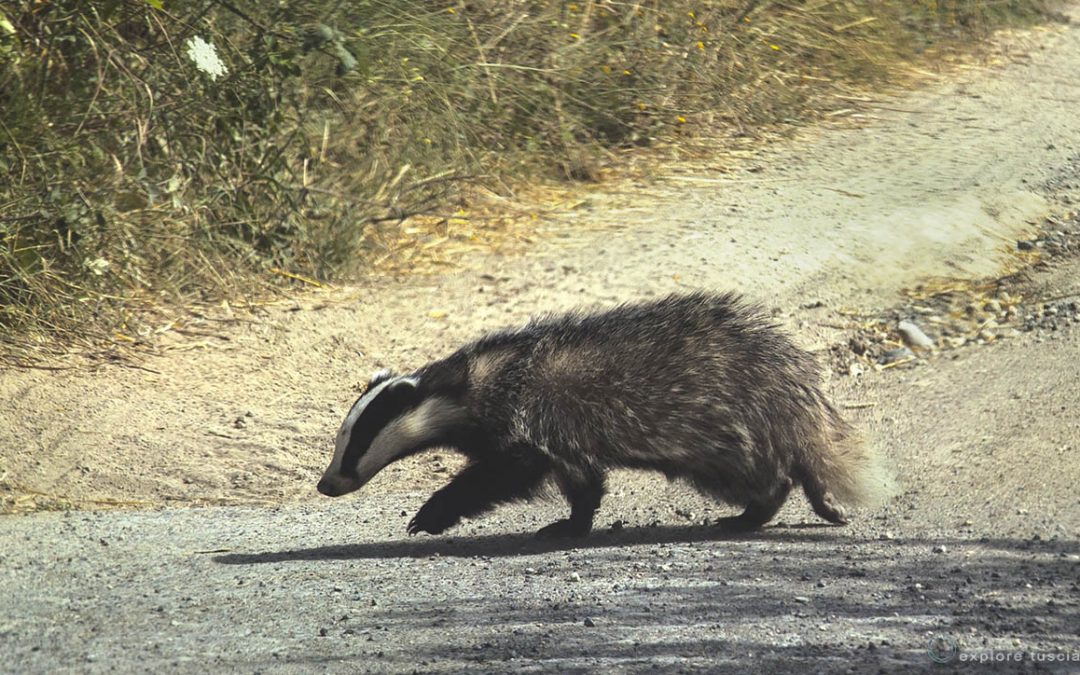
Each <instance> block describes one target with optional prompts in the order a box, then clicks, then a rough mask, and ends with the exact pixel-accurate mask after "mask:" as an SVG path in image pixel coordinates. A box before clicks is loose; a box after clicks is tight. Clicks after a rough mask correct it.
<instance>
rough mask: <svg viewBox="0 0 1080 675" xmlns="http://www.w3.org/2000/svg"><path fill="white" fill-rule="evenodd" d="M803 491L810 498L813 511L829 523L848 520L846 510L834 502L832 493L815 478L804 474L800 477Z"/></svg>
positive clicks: (845, 522) (839, 522) (843, 522)
mask: <svg viewBox="0 0 1080 675" xmlns="http://www.w3.org/2000/svg"><path fill="white" fill-rule="evenodd" d="M802 487H803V492H805V493H806V498H807V499H808V500H810V506H812V507H814V513H816V514H818V515H819V516H821V517H822V518H824V519H825V520H827V521H829V522H830V523H836V524H837V525H845V524H847V522H848V519H847V511H845V510H844V507H843V506H840V505H839V504H837V503H836V499H835V498H834V497H833V495H832V493H831V492H829V491H828V490H827V489H825V486H824V485H822V484H821V481H819V480H818V479H816V478H812V477H809V476H804V477H803V479H802Z"/></svg>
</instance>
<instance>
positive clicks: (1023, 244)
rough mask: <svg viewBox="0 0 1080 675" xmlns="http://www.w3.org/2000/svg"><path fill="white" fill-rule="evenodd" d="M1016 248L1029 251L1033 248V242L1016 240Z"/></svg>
mask: <svg viewBox="0 0 1080 675" xmlns="http://www.w3.org/2000/svg"><path fill="white" fill-rule="evenodd" d="M1016 248H1017V249H1018V250H1021V251H1030V250H1032V249H1033V248H1035V242H1033V241H1027V240H1025V239H1020V240H1018V241H1017V242H1016Z"/></svg>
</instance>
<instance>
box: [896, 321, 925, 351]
mask: <svg viewBox="0 0 1080 675" xmlns="http://www.w3.org/2000/svg"><path fill="white" fill-rule="evenodd" d="M896 330H897V331H899V332H900V337H901V339H903V341H904V344H906V345H907V346H908V347H910V348H912V349H933V348H934V341H933V340H931V339H930V338H929V337H928V336H927V335H926V333H924V332H923V331H922V329H921V328H919V327H918V326H917V325H915V324H914V323H913V322H911V321H901V322H900V323H899V324H897V326H896Z"/></svg>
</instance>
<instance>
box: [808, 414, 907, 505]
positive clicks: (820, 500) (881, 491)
mask: <svg viewBox="0 0 1080 675" xmlns="http://www.w3.org/2000/svg"><path fill="white" fill-rule="evenodd" d="M823 407H824V409H823V410H822V412H823V413H824V417H825V419H824V425H823V428H822V429H821V430H820V435H819V437H818V439H816V440H817V442H816V443H811V444H810V445H809V447H807V448H805V453H804V456H803V458H802V462H801V464H802V466H801V467H800V468H801V471H800V475H799V479H800V481H801V483H802V486H803V490H804V491H805V492H806V496H807V498H809V500H810V504H811V505H812V506H813V507H814V511H816V512H817V513H818V515H820V516H821V517H822V518H825V519H826V520H829V521H832V522H846V520H847V519H846V513H845V509H844V508H843V507H844V506H867V507H874V506H880V505H881V504H882V503H884V502H885V500H886V499H888V498H889V497H890V496H892V495H893V493H894V492H895V489H896V487H895V483H894V480H893V477H892V473H891V472H890V471H889V470H888V468H887V467H886V465H885V463H884V461H883V460H882V458H881V456H880V455H879V454H878V453H876V452H875V451H874V450H873V449H872V448H871V447H870V445H869V444H867V443H866V442H865V441H864V439H863V438H861V437H860V436H859V434H858V433H856V431H855V430H854V429H853V428H852V427H851V425H850V424H848V423H847V422H846V421H844V419H843V418H842V417H841V416H840V414H839V413H838V412H837V411H836V410H835V409H834V408H833V407H832V406H831V405H829V404H828V403H824V406H823Z"/></svg>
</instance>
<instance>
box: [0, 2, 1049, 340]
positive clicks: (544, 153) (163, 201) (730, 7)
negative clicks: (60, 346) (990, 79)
mask: <svg viewBox="0 0 1080 675" xmlns="http://www.w3.org/2000/svg"><path fill="white" fill-rule="evenodd" d="M1041 11H1042V7H1041V2H1040V1H1039V0H1005V1H1002V0H997V1H991V0H951V1H949V0H879V1H875V2H870V1H869V0H863V1H857V0H845V1H843V2H841V1H836V0H801V1H793V2H768V1H765V0H759V1H754V0H712V1H706V2H688V1H685V0H672V1H671V2H663V3H660V2H650V3H644V2H638V3H615V2H604V1H597V0H583V1H581V2H554V1H552V0H510V1H496V0H476V1H475V2H468V3H466V2H445V3H438V2H429V1H427V0H366V1H363V0H360V1H357V2H351V3H340V2H328V1H325V0H323V1H318V0H317V1H314V2H310V1H309V2H299V1H298V0H281V1H280V2H275V3H259V2H254V1H251V0H248V1H246V2H240V1H236V0H233V1H231V2H227V1H225V0H212V1H210V2H207V3H173V2H169V3H164V2H161V1H160V0H108V1H104V2H93V3H90V2H84V1H82V0H38V1H35V2H24V3H22V4H21V5H18V6H11V5H6V6H5V8H4V9H2V10H0V173H2V175H4V176H5V177H6V178H5V180H4V181H3V182H2V183H0V335H3V336H4V339H5V340H6V341H7V343H8V344H9V346H16V347H17V346H20V345H21V346H23V347H25V346H27V345H29V344H32V343H33V342H34V340H35V338H36V337H39V336H43V335H44V336H47V337H48V338H49V341H48V344H54V342H53V340H54V339H55V338H57V337H59V338H62V340H61V342H63V341H64V340H67V341H70V340H79V339H87V340H99V339H101V338H102V337H105V336H108V335H109V334H111V333H112V332H113V331H116V330H120V331H126V332H128V333H131V332H133V331H135V329H136V327H137V325H138V317H140V316H144V315H145V313H146V312H147V311H148V310H149V309H152V308H154V307H160V306H176V305H182V304H183V303H185V302H188V301H190V300H192V299H195V298H205V299H209V298H215V297H223V296H229V295H232V294H236V293H239V292H245V291H249V290H257V289H258V288H259V287H260V286H261V285H264V284H265V283H266V279H267V278H269V275H267V274H265V272H266V271H267V270H269V269H272V268H283V269H286V270H289V271H290V274H291V275H305V276H311V277H316V278H327V277H331V276H334V275H340V274H343V273H348V272H349V271H352V270H353V269H355V267H356V266H357V265H362V264H363V260H364V256H363V252H364V250H365V247H366V243H365V242H366V235H367V234H369V233H370V230H371V228H372V227H373V226H375V225H377V224H379V223H398V222H400V221H401V219H403V218H404V217H406V216H407V215H409V214H412V213H418V212H423V211H425V210H429V209H431V208H434V207H437V206H439V205H445V204H447V203H448V202H449V201H450V200H452V199H454V197H455V191H456V190H457V189H458V188H459V186H460V185H461V184H462V182H463V181H466V180H486V181H491V182H493V183H498V182H500V181H510V182H513V181H517V180H522V179H524V178H527V177H529V176H530V175H537V174H539V175H547V176H561V177H565V178H570V179H589V178H592V177H594V176H595V166H596V157H597V156H598V153H599V152H600V151H601V149H603V148H610V147H619V146H629V145H642V146H645V145H649V144H651V143H653V142H655V140H656V139H658V138H665V137H667V136H670V135H671V134H672V131H673V130H675V129H679V130H681V131H680V133H682V134H684V135H685V134H688V133H694V132H705V133H712V132H715V131H724V130H728V131H736V132H740V133H743V134H753V133H755V131H756V130H757V129H759V128H761V127H762V126H763V125H769V124H775V123H777V122H784V121H793V120H797V119H800V118H804V117H805V116H807V115H808V114H810V113H812V112H813V111H817V112H821V111H823V110H828V109H830V108H831V107H835V106H837V105H838V103H837V100H836V99H834V98H830V97H829V96H828V94H829V93H831V92H835V91H837V89H838V88H839V87H843V86H846V85H847V84H848V83H851V82H858V83H866V82H872V81H874V80H877V79H881V78H886V77H888V76H889V75H890V74H891V73H892V72H893V70H894V65H895V64H896V62H897V61H898V60H902V59H908V58H911V57H913V56H915V55H917V54H918V53H920V52H921V51H923V50H925V49H927V48H928V47H931V46H933V45H936V44H938V43H940V42H941V41H942V40H949V39H952V40H961V39H970V38H971V37H977V36H980V35H982V34H984V33H985V32H986V31H988V30H989V29H991V28H992V27H994V26H996V25H999V24H1001V23H1002V22H1005V21H1015V20H1017V19H1025V20H1027V19H1033V18H1037V17H1039V16H1040V13H1041Z"/></svg>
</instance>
